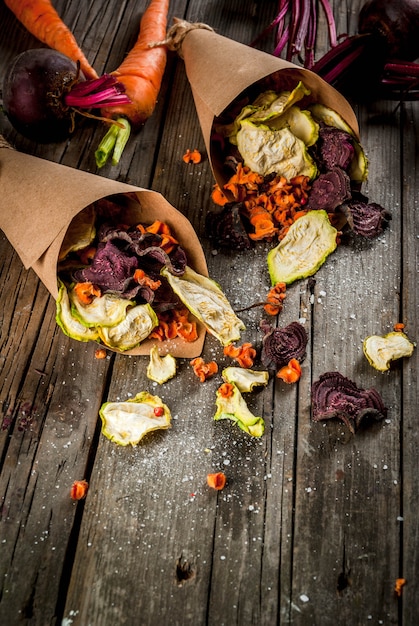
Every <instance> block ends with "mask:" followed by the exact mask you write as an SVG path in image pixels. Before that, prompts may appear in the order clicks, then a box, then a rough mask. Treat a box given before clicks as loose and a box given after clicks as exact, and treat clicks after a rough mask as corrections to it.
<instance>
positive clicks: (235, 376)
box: [222, 366, 269, 393]
mask: <svg viewBox="0 0 419 626" xmlns="http://www.w3.org/2000/svg"><path fill="white" fill-rule="evenodd" d="M222 377H223V379H224V380H225V381H226V382H227V383H234V384H235V385H236V387H237V388H238V390H239V391H240V392H242V393H245V392H250V391H253V389H254V387H258V386H265V385H267V384H268V381H269V372H266V371H260V372H257V371H255V370H250V369H245V368H244V367H234V366H230V367H226V368H225V369H223V372H222Z"/></svg>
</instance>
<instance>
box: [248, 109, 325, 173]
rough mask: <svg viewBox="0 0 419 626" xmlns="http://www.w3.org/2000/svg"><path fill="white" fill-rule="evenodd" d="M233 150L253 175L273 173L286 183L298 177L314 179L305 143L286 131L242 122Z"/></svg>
mask: <svg viewBox="0 0 419 626" xmlns="http://www.w3.org/2000/svg"><path fill="white" fill-rule="evenodd" d="M237 147H238V150H239V152H240V154H241V156H242V157H243V160H244V164H245V165H246V166H247V167H249V168H250V169H251V170H252V171H253V172H256V173H257V174H262V175H263V176H266V175H267V174H271V173H272V172H275V173H276V174H278V175H280V176H284V177H285V178H286V179H287V180H290V179H291V178H294V176H299V175H302V176H308V177H309V178H314V176H315V175H316V174H317V166H316V164H315V163H314V161H313V159H312V158H311V157H310V155H309V154H308V152H307V148H306V145H305V143H304V142H303V141H301V139H298V137H296V136H295V135H294V134H293V133H292V132H291V131H290V130H289V128H282V129H280V130H272V129H271V128H269V127H268V126H265V125H263V124H258V125H256V124H254V123H253V122H251V121H249V120H244V121H243V122H242V125H241V128H240V130H239V132H238V133H237Z"/></svg>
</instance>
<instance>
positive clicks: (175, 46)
mask: <svg viewBox="0 0 419 626" xmlns="http://www.w3.org/2000/svg"><path fill="white" fill-rule="evenodd" d="M173 21H174V24H173V26H171V27H170V28H169V30H168V31H167V35H166V38H165V39H163V40H162V41H155V42H153V43H150V44H149V48H157V47H158V46H166V47H167V48H168V49H169V50H171V51H172V52H177V54H178V55H179V57H180V58H181V59H183V55H182V43H183V40H184V39H185V37H186V35H187V34H188V33H189V32H190V31H191V30H196V29H197V28H203V29H204V30H210V31H211V32H214V29H213V28H211V26H208V24H204V23H203V22H187V21H186V20H181V19H179V18H178V17H175V18H174V20H173Z"/></svg>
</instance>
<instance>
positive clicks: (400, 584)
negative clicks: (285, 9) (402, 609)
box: [394, 578, 407, 596]
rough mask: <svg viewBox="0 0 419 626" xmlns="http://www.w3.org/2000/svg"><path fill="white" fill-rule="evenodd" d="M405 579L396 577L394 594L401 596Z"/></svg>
mask: <svg viewBox="0 0 419 626" xmlns="http://www.w3.org/2000/svg"><path fill="white" fill-rule="evenodd" d="M406 582H407V581H406V579H405V578H397V580H396V583H395V585H394V591H395V592H396V594H397V595H398V596H401V595H402V593H403V587H404V585H405V584H406Z"/></svg>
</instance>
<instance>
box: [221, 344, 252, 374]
mask: <svg viewBox="0 0 419 626" xmlns="http://www.w3.org/2000/svg"><path fill="white" fill-rule="evenodd" d="M224 354H225V356H228V357H230V358H231V359H234V360H235V361H237V363H238V364H239V365H240V367H244V368H246V369H248V368H249V367H252V365H253V363H254V359H255V357H256V350H255V349H254V347H253V346H252V344H251V343H248V342H247V343H244V344H243V345H241V346H234V345H233V344H230V345H228V346H225V347H224Z"/></svg>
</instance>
